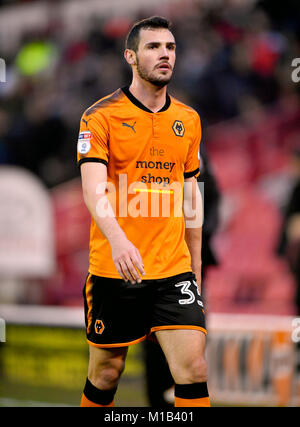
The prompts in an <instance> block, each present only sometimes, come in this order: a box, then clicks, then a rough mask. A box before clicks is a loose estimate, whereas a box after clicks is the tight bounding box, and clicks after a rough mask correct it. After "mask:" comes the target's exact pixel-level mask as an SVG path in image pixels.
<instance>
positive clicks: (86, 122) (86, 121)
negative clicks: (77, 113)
mask: <svg viewBox="0 0 300 427" xmlns="http://www.w3.org/2000/svg"><path fill="white" fill-rule="evenodd" d="M90 120H91V119H88V120H85V119H82V121H83V123H85V124H86V126H87V124H88V122H89V121H90Z"/></svg>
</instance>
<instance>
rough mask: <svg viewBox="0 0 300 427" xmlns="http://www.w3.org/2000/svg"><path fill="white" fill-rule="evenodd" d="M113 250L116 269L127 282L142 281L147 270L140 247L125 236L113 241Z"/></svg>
mask: <svg viewBox="0 0 300 427" xmlns="http://www.w3.org/2000/svg"><path fill="white" fill-rule="evenodd" d="M111 251H112V258H113V262H114V264H115V266H116V269H117V270H118V273H119V274H120V276H121V277H122V278H123V279H124V280H125V282H127V281H128V280H129V281H130V282H131V283H132V284H135V283H141V281H142V279H141V276H143V275H144V274H145V270H144V264H143V261H142V257H141V255H140V253H139V251H138V249H137V248H136V247H135V246H134V245H133V244H132V243H131V242H130V241H129V240H128V239H127V238H126V237H125V238H121V239H120V240H119V241H118V242H116V243H111Z"/></svg>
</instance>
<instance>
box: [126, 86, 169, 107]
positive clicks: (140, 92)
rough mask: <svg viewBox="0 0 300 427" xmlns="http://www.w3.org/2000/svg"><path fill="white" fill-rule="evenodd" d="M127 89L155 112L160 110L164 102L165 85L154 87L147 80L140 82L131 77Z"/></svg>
mask: <svg viewBox="0 0 300 427" xmlns="http://www.w3.org/2000/svg"><path fill="white" fill-rule="evenodd" d="M129 90H130V92H131V93H132V95H133V96H134V97H135V98H136V99H138V100H139V101H140V102H141V103H142V104H143V105H145V107H147V108H149V110H151V111H153V113H156V112H157V111H160V110H161V109H162V108H163V107H164V105H165V103H166V94H167V86H164V87H162V88H160V87H156V86H154V85H152V84H151V83H149V82H143V83H142V82H140V81H139V80H135V79H133V81H132V83H131V85H130V86H129Z"/></svg>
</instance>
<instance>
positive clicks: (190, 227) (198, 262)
mask: <svg viewBox="0 0 300 427" xmlns="http://www.w3.org/2000/svg"><path fill="white" fill-rule="evenodd" d="M184 182H185V184H184V203H183V212H184V218H185V240H186V243H187V246H188V248H189V251H190V254H191V262H192V270H193V273H194V274H195V276H196V280H197V284H198V288H199V292H200V293H201V269H202V257H201V250H202V222H203V215H202V212H203V208H202V196H201V193H200V190H199V187H198V183H197V179H196V178H195V177H194V176H193V177H191V178H186V179H185V180H184Z"/></svg>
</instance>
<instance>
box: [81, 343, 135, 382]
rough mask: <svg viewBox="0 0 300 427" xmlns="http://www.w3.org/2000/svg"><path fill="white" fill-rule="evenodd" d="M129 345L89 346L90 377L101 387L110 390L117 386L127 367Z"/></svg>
mask: <svg viewBox="0 0 300 427" xmlns="http://www.w3.org/2000/svg"><path fill="white" fill-rule="evenodd" d="M127 352H128V347H115V348H99V347H96V346H93V345H90V346H89V354H90V356H89V367H88V378H89V380H90V381H91V383H92V384H93V385H94V386H95V387H97V388H99V389H101V390H110V389H112V388H114V387H116V386H117V384H118V381H119V379H120V376H121V374H122V372H123V371H124V368H125V360H126V356H127Z"/></svg>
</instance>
